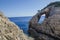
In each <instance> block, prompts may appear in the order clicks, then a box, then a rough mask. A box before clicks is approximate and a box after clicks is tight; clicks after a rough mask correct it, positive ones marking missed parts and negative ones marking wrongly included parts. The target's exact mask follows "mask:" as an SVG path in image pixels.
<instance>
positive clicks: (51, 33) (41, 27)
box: [28, 2, 60, 40]
mask: <svg viewBox="0 0 60 40" xmlns="http://www.w3.org/2000/svg"><path fill="white" fill-rule="evenodd" d="M59 5H60V2H54V3H51V4H49V5H48V6H47V7H45V8H44V9H42V10H40V11H39V12H38V13H37V14H36V15H35V16H33V17H32V19H31V20H30V22H29V31H28V32H29V34H30V35H31V36H32V37H34V38H35V40H60V6H59ZM43 14H45V20H44V22H43V23H42V24H39V23H38V21H39V20H40V17H41V15H43Z"/></svg>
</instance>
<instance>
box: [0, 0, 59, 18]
mask: <svg viewBox="0 0 60 40" xmlns="http://www.w3.org/2000/svg"><path fill="white" fill-rule="evenodd" d="M54 1H60V0H0V10H1V11H2V12H3V13H4V15H5V16H7V17H21V16H33V15H35V14H36V13H37V10H41V9H42V8H44V7H45V6H47V5H48V4H49V3H51V2H54Z"/></svg>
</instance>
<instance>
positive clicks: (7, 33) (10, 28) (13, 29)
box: [0, 12, 33, 40]
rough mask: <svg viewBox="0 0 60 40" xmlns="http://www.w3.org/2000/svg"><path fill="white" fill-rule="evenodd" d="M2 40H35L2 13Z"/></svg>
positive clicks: (0, 34) (0, 32)
mask: <svg viewBox="0 0 60 40" xmlns="http://www.w3.org/2000/svg"><path fill="white" fill-rule="evenodd" d="M0 40H33V39H31V37H28V36H26V35H25V34H24V33H23V30H21V29H19V28H18V26H17V25H16V24H14V23H13V22H11V21H10V20H9V19H8V18H7V17H5V16H4V15H3V14H2V13H1V12H0Z"/></svg>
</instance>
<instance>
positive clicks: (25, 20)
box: [9, 16, 45, 34]
mask: <svg viewBox="0 0 60 40" xmlns="http://www.w3.org/2000/svg"><path fill="white" fill-rule="evenodd" d="M9 19H10V21H12V22H14V23H15V24H16V25H18V27H19V28H20V29H22V30H23V32H24V33H25V34H28V29H29V21H30V20H31V19H32V16H29V17H9ZM44 19H45V17H44V16H41V18H40V20H39V22H38V23H42V22H43V21H44Z"/></svg>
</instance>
